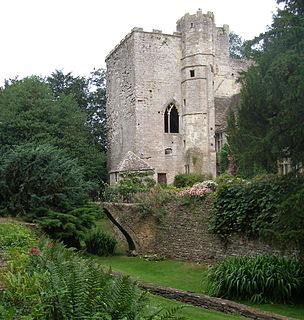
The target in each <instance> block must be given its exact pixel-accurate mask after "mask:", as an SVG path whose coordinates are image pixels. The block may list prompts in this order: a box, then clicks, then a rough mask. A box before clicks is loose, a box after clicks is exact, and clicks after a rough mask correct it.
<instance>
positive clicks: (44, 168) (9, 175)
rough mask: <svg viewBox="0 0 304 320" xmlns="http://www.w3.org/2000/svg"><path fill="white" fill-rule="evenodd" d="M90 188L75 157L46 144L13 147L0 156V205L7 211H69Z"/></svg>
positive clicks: (84, 196) (81, 199)
mask: <svg viewBox="0 0 304 320" xmlns="http://www.w3.org/2000/svg"><path fill="white" fill-rule="evenodd" d="M90 187H91V184H89V183H87V182H85V181H84V180H83V171H82V169H81V168H80V167H79V166H78V164H77V162H76V160H72V159H69V158H68V157H66V155H65V154H64V152H63V151H61V150H60V149H58V148H56V147H53V146H51V145H48V144H43V145H35V144H31V143H29V144H24V145H20V146H15V147H14V148H12V149H11V150H6V152H5V153H3V154H2V156H1V158H0V200H1V206H2V208H5V209H6V210H8V211H9V213H11V214H15V215H17V214H22V213H26V212H29V211H31V210H33V209H34V208H37V207H45V208H50V209H52V210H55V211H56V210H58V211H68V210H71V208H72V207H73V206H77V205H80V204H82V203H83V202H84V201H85V200H86V199H88V192H89V190H90Z"/></svg>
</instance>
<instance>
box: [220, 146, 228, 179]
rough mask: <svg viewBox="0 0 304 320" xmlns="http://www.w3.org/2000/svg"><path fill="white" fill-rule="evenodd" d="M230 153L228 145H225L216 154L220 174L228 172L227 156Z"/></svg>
mask: <svg viewBox="0 0 304 320" xmlns="http://www.w3.org/2000/svg"><path fill="white" fill-rule="evenodd" d="M229 153H230V149H229V145H228V144H227V143H225V144H224V145H223V147H222V148H221V149H220V151H219V152H218V157H219V169H220V173H221V174H222V173H225V172H226V171H227V170H228V166H229V161H228V156H229Z"/></svg>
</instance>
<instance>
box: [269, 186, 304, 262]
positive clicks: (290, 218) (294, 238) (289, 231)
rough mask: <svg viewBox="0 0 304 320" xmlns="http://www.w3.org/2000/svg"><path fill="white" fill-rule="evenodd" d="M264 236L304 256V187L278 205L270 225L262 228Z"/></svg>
mask: <svg viewBox="0 0 304 320" xmlns="http://www.w3.org/2000/svg"><path fill="white" fill-rule="evenodd" d="M263 235H264V236H265V237H270V238H271V239H272V240H276V241H277V242H278V243H279V244H280V245H281V247H282V248H283V249H286V248H287V249H288V248H290V247H291V246H292V247H294V248H298V249H299V250H301V251H302V252H301V255H302V256H304V189H303V188H302V189H299V190H297V191H295V192H294V193H292V194H290V195H288V197H286V200H284V201H283V202H281V203H280V204H279V206H278V212H277V215H276V216H275V218H274V222H273V224H272V225H271V226H269V227H268V228H266V229H265V230H263Z"/></svg>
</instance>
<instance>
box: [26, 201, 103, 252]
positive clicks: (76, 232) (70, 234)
mask: <svg viewBox="0 0 304 320" xmlns="http://www.w3.org/2000/svg"><path fill="white" fill-rule="evenodd" d="M102 216H103V211H102V209H101V207H100V206H98V205H95V204H88V205H85V206H83V207H78V208H74V209H73V210H71V211H68V212H64V213H63V212H56V211H52V210H49V209H46V208H36V209H34V210H33V211H32V212H30V213H28V214H27V215H26V216H25V218H26V219H27V220H28V221H33V222H35V223H39V225H40V226H41V227H42V230H43V231H45V232H46V233H47V234H48V235H49V236H50V237H52V238H53V239H58V240H61V241H63V242H64V243H65V244H66V245H67V246H69V247H75V248H78V249H80V248H81V240H84V239H85V237H86V235H87V233H88V231H89V230H90V229H91V228H92V227H94V226H95V223H96V221H97V220H98V219H99V218H100V217H102Z"/></svg>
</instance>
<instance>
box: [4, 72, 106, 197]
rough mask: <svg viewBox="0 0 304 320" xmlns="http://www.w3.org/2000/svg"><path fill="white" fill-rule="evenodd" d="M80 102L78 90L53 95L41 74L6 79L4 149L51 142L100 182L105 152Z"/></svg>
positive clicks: (86, 174) (103, 172)
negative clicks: (76, 92) (7, 80)
mask: <svg viewBox="0 0 304 320" xmlns="http://www.w3.org/2000/svg"><path fill="white" fill-rule="evenodd" d="M78 102H79V100H77V97H76V94H72V93H71V94H68V93H67V94H63V93H62V94H60V95H58V96H54V95H53V92H52V91H51V89H50V87H49V84H48V83H46V82H45V81H44V80H43V79H41V78H39V77H35V76H33V77H29V78H24V79H22V80H12V81H10V82H7V83H6V85H5V87H4V88H3V89H2V90H1V91H0V119H1V124H0V145H1V147H2V153H3V154H5V152H6V149H7V148H8V147H11V146H13V145H21V144H24V143H29V142H33V143H37V144H45V143H48V144H51V145H53V146H56V147H58V148H60V149H62V150H63V151H64V152H65V153H66V155H68V156H69V157H70V158H73V159H76V160H77V161H78V163H79V165H81V166H82V167H83V169H84V175H85V179H86V180H90V181H94V182H96V183H98V184H99V183H100V181H102V180H103V179H105V155H104V153H103V152H101V150H100V148H99V147H98V144H97V142H96V140H95V139H94V138H93V137H92V129H91V127H90V126H89V125H88V122H87V118H88V115H87V112H86V111H84V110H83V109H82V108H81V107H80V106H79V104H78ZM95 193H96V191H95Z"/></svg>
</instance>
